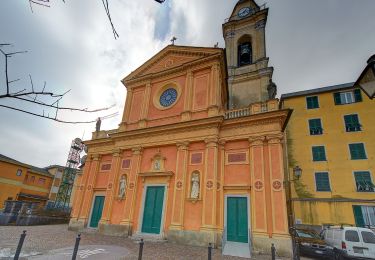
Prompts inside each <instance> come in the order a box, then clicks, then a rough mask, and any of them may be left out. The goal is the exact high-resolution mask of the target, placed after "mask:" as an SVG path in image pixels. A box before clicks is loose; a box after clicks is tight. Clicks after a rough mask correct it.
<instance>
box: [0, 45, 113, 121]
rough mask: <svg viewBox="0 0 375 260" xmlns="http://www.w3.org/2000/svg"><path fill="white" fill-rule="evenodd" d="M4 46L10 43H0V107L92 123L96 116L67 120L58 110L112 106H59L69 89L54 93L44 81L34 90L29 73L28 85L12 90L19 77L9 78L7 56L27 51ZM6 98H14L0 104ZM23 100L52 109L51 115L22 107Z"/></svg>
mask: <svg viewBox="0 0 375 260" xmlns="http://www.w3.org/2000/svg"><path fill="white" fill-rule="evenodd" d="M6 47H11V44H7V43H0V54H1V56H2V57H4V60H5V88H4V89H5V94H2V93H0V107H2V108H6V109H11V110H16V111H19V112H22V113H26V114H30V115H33V116H37V117H42V118H46V119H49V120H53V121H57V122H60V123H69V124H79V123H81V124H82V123H94V122H96V118H92V119H91V120H86V121H69V120H64V119H61V118H60V117H59V112H60V111H64V110H69V111H74V112H85V113H94V112H100V111H105V110H109V109H111V108H112V107H114V105H112V106H109V107H105V108H99V109H88V108H76V107H64V106H60V102H61V100H62V98H63V97H64V96H65V95H66V94H67V93H69V91H70V90H68V91H66V92H64V93H62V94H56V93H54V92H52V91H47V89H46V86H47V83H46V82H44V86H43V88H42V89H41V90H36V89H35V88H34V84H33V79H32V77H31V75H29V78H30V86H29V87H25V88H23V89H22V90H18V91H13V90H12V84H13V83H14V82H16V81H19V80H20V79H15V80H10V79H9V74H8V70H9V66H8V61H9V58H12V57H13V56H14V55H17V54H23V53H26V52H27V51H17V52H6V51H4V49H5V48H6ZM0 89H1V88H0ZM6 99H10V100H14V102H13V103H12V105H7V104H4V103H3V104H2V103H1V101H2V100H6ZM23 102H25V103H30V104H32V105H33V106H37V107H38V108H41V107H42V108H45V109H49V111H50V110H52V112H51V114H52V115H50V112H47V113H46V112H45V110H44V109H43V111H42V112H41V113H40V112H32V111H30V110H27V109H24V108H22V107H21V103H23ZM117 114H118V112H116V113H112V114H109V115H105V116H103V117H101V119H105V118H109V117H112V116H115V115H117Z"/></svg>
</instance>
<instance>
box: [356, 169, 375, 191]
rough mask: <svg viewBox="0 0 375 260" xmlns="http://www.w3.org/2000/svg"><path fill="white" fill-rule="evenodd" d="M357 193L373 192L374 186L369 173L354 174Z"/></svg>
mask: <svg viewBox="0 0 375 260" xmlns="http://www.w3.org/2000/svg"><path fill="white" fill-rule="evenodd" d="M354 178H355V184H356V188H357V192H374V191H375V189H374V188H375V186H374V183H373V182H372V179H371V174H370V172H367V171H363V172H354Z"/></svg>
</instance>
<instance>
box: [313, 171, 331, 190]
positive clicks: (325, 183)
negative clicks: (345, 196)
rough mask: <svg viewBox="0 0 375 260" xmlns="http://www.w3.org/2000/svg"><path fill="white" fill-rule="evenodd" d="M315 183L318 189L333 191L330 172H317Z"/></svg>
mask: <svg viewBox="0 0 375 260" xmlns="http://www.w3.org/2000/svg"><path fill="white" fill-rule="evenodd" d="M315 183H316V190H317V191H331V187H330V185H329V177H328V172H316V173H315Z"/></svg>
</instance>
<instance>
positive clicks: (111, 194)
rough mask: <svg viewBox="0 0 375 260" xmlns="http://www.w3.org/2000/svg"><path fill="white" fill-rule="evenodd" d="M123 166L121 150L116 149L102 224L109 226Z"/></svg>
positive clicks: (113, 155)
mask: <svg viewBox="0 0 375 260" xmlns="http://www.w3.org/2000/svg"><path fill="white" fill-rule="evenodd" d="M120 164H121V150H120V149H116V150H114V151H113V154H112V169H111V172H110V173H109V176H108V182H107V190H106V193H105V203H104V208H103V214H102V218H101V220H100V224H109V222H110V219H111V214H112V204H113V200H114V198H115V196H116V194H115V192H116V191H117V186H118V185H117V182H118V175H119V171H120Z"/></svg>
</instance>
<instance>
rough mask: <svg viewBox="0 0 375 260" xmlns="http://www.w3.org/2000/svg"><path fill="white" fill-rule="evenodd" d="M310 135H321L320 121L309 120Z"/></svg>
mask: <svg viewBox="0 0 375 260" xmlns="http://www.w3.org/2000/svg"><path fill="white" fill-rule="evenodd" d="M309 129H310V135H321V134H323V128H322V121H321V120H320V119H310V120H309Z"/></svg>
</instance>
